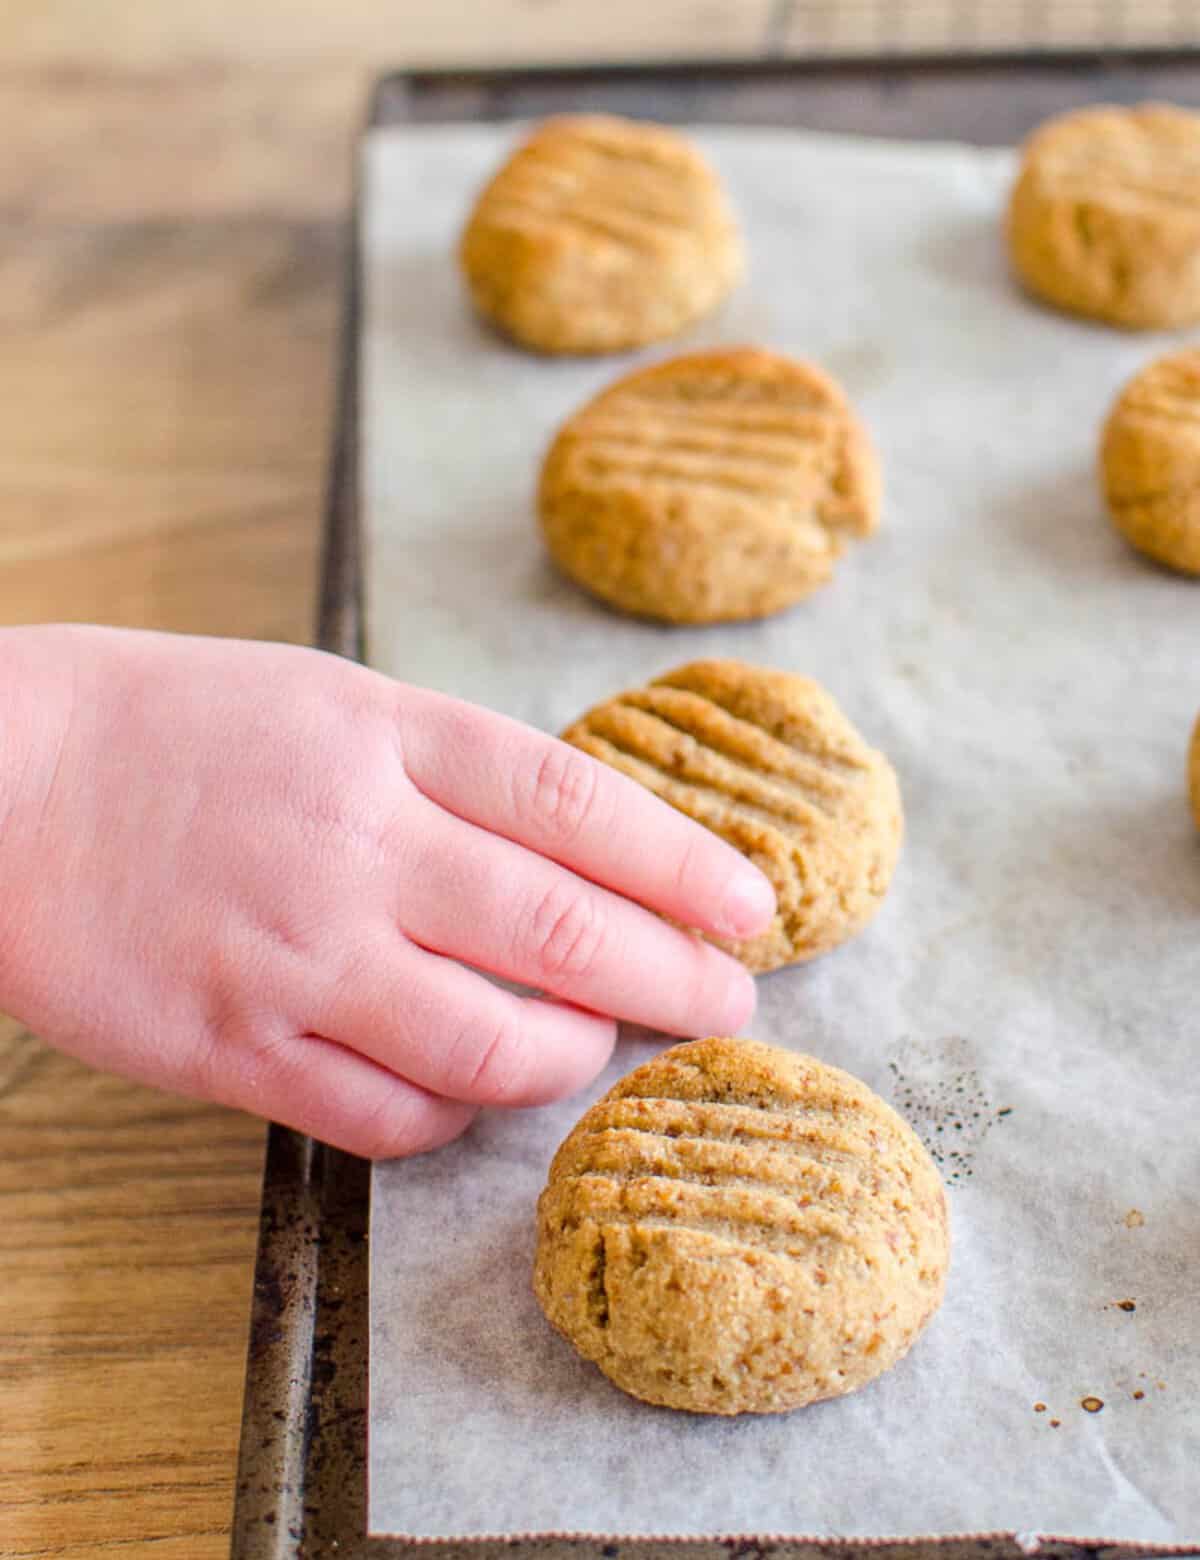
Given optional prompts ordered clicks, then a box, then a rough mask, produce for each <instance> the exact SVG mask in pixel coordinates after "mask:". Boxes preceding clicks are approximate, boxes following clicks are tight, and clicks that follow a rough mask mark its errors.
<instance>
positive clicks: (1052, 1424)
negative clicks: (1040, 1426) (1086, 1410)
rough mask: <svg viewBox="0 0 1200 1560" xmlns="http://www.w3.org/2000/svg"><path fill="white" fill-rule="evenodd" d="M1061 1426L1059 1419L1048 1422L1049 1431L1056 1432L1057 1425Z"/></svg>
mask: <svg viewBox="0 0 1200 1560" xmlns="http://www.w3.org/2000/svg"><path fill="white" fill-rule="evenodd" d="M1061 1424H1062V1420H1061V1419H1052V1420H1051V1421H1050V1428H1051V1430H1057V1429H1058V1427H1059V1425H1061Z"/></svg>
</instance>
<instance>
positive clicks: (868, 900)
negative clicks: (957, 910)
mask: <svg viewBox="0 0 1200 1560" xmlns="http://www.w3.org/2000/svg"><path fill="white" fill-rule="evenodd" d="M563 739H564V741H567V742H570V743H571V744H572V745H573V746H574V747H577V748H582V749H583V751H584V752H585V753H590V754H591V755H592V757H593V758H598V759H601V760H602V761H603V762H604V763H606V764H611V765H612V767H613V768H614V769H619V770H620V771H621V773H622V774H625V775H629V776H630V778H631V779H634V780H637V781H639V782H640V784H642V785H644V786H645V787H646V788H647V789H648V790H650V791H653V792H654V793H655V795H657V796H661V797H662V798H663V800H664V801H667V802H670V804H671V806H672V807H677V808H678V809H679V811H680V812H683V813H686V814H687V815H688V817H689V818H694V819H695V820H696V821H697V822H698V823H702V824H704V825H705V826H706V827H707V828H709V829H711V830H712V831H713V833H714V834H719V835H720V836H721V837H722V838H723V839H725V840H728V841H729V843H730V844H731V845H733V846H734V847H735V848H736V849H738V850H740V851H741V852H742V854H743V855H744V856H748V857H749V859H750V860H751V861H753V862H754V864H755V865H756V866H757V867H759V868H761V869H762V871H763V872H765V873H766V875H767V877H769V878H770V880H771V882H772V884H773V885H774V887H775V893H776V897H777V907H776V912H775V919H774V921H773V922H772V924H771V925H770V927H769V928H768V929H767V930H766V931H765V932H763V933H761V934H760V935H759V936H758V937H754V938H751V939H750V940H748V941H745V942H723V941H720V940H719V939H716V938H714V939H713V941H714V942H717V944H718V946H719V947H722V948H725V949H726V951H727V952H729V953H732V954H733V955H734V957H735V958H738V959H740V960H741V961H742V963H743V964H745V966H746V967H747V969H749V970H751V971H753V972H754V973H755V974H759V973H762V972H763V971H766V970H774V969H778V968H780V966H782V965H785V964H796V963H800V962H801V961H803V960H806V959H811V958H814V957H815V956H816V955H817V954H820V953H825V952H827V951H828V950H829V949H830V948H836V947H837V946H838V944H839V943H843V942H845V941H846V940H847V939H848V938H850V937H853V936H854V935H855V933H856V932H859V931H861V930H862V928H863V927H864V926H865V925H866V924H867V922H868V921H869V920H870V919H871V917H872V916H873V915H874V914H875V912H876V911H877V910H878V908H879V906H880V904H881V902H882V900H883V896H884V895H885V894H886V892H887V889H888V884H889V883H890V882H891V877H892V871H893V869H894V867H895V864H896V857H897V855H898V854H899V850H900V838H901V834H902V831H903V815H902V812H901V807H900V790H899V787H898V785H897V783H896V776H895V773H894V772H893V770H892V766H891V765H890V764H889V763H888V761H887V759H886V758H884V756H883V755H882V753H877V752H875V751H874V750H873V749H872V748H869V747H868V746H867V745H866V743H865V742H864V741H863V740H862V738H861V737H860V736H859V734H858V732H857V731H855V729H854V727H853V726H852V725H851V724H850V722H849V721H848V720H847V719H846V717H845V716H844V715H843V714H842V712H841V710H839V709H838V707H837V705H836V704H835V703H834V701H833V699H832V698H831V697H830V696H829V694H827V693H826V692H825V690H824V689H823V688H822V687H820V685H819V684H817V683H815V682H813V681H811V680H810V679H809V678H807V677H797V676H794V675H793V674H791V673H788V672H777V671H770V670H768V669H766V668H764V667H759V666H748V665H746V663H745V662H742V661H694V662H692V663H691V664H690V665H688V666H681V667H679V668H678V669H677V670H676V671H673V672H668V673H667V674H666V675H665V676H664V677H658V678H656V679H655V680H654V681H653V682H652V683H650V685H649V686H648V687H646V688H638V689H635V690H634V691H632V692H630V693H623V694H620V695H618V696H617V697H616V698H615V699H609V700H607V701H606V702H605V703H604V704H600V705H597V707H596V708H595V709H593V710H591V711H590V712H589V713H588V714H586V715H585V716H584V717H583V718H582V720H579V721H576V723H575V724H574V725H572V726H569V727H568V728H567V730H566V731H564V732H563Z"/></svg>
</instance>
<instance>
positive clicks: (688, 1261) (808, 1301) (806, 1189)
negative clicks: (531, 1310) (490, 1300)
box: [534, 1039, 950, 1414]
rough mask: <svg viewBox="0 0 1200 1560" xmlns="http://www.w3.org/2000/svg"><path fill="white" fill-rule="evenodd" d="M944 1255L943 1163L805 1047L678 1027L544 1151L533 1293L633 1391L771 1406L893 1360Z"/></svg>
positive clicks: (933, 1292) (732, 1407)
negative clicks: (707, 1035) (554, 1149)
mask: <svg viewBox="0 0 1200 1560" xmlns="http://www.w3.org/2000/svg"><path fill="white" fill-rule="evenodd" d="M949 1260H950V1235H949V1224H948V1218H947V1212H946V1199H945V1193H944V1191H943V1188H942V1183H941V1179H940V1178H939V1176H938V1173H937V1170H936V1169H935V1168H934V1165H933V1163H932V1161H931V1160H930V1157H929V1155H928V1153H927V1152H926V1150H925V1149H924V1147H923V1146H922V1144H921V1143H920V1141H919V1140H918V1138H917V1136H916V1134H915V1133H914V1132H913V1131H912V1129H911V1128H910V1127H909V1126H907V1125H906V1123H905V1122H903V1121H902V1120H901V1119H900V1117H899V1116H897V1115H896V1113H895V1111H893V1110H892V1109H891V1107H890V1106H888V1105H885V1104H884V1102H883V1101H882V1100H881V1099H880V1098H879V1097H878V1096H877V1095H875V1094H873V1093H872V1092H871V1091H870V1089H868V1088H867V1087H866V1086H865V1085H864V1084H862V1083H859V1082H858V1081H857V1080H856V1079H854V1078H852V1077H850V1075H849V1074H848V1073H844V1072H841V1071H839V1070H838V1068H836V1067H827V1066H825V1065H824V1064H823V1063H821V1062H818V1061H815V1060H814V1059H813V1058H812V1057H811V1056H800V1055H797V1054H796V1053H794V1052H791V1051H784V1050H780V1049H778V1048H777V1047H775V1046H769V1045H761V1044H758V1043H756V1042H754V1041H750V1040H723V1039H711V1040H696V1041H692V1042H690V1043H688V1044H686V1045H677V1046H673V1047H672V1048H671V1049H670V1050H669V1051H665V1052H663V1054H662V1055H661V1056H659V1057H657V1058H656V1059H655V1060H654V1061H651V1062H647V1063H646V1065H645V1066H644V1067H639V1068H637V1069H636V1071H634V1072H632V1073H630V1074H629V1076H628V1077H627V1078H625V1079H623V1080H622V1081H621V1082H620V1083H619V1084H617V1086H616V1087H615V1088H614V1089H611V1090H610V1091H609V1092H608V1093H607V1094H606V1095H605V1096H604V1098H603V1099H602V1100H600V1101H599V1102H598V1103H597V1104H595V1105H593V1106H592V1108H591V1110H589V1111H588V1112H587V1113H586V1115H585V1116H584V1117H583V1118H582V1120H581V1121H580V1122H579V1124H578V1125H577V1126H576V1127H575V1130H574V1131H573V1132H572V1133H571V1134H570V1136H569V1137H568V1138H567V1139H566V1141H565V1142H564V1143H563V1145H562V1147H561V1148H560V1149H559V1150H558V1153H557V1154H556V1155H555V1156H554V1161H553V1163H552V1164H551V1166H550V1174H549V1178H548V1181H547V1185H546V1189H545V1191H544V1192H543V1193H542V1195H541V1197H540V1199H539V1201H538V1243H537V1256H536V1259H535V1265H534V1292H535V1293H536V1295H537V1298H538V1301H539V1302H540V1304H541V1307H542V1310H543V1311H544V1312H545V1313H546V1316H547V1317H548V1319H549V1320H550V1322H551V1323H553V1325H554V1326H555V1327H556V1328H557V1329H558V1331H559V1332H561V1333H562V1334H563V1335H564V1336H565V1337H567V1338H568V1339H569V1340H570V1341H571V1342H572V1343H573V1344H574V1345H575V1347H576V1348H577V1349H578V1350H579V1352H580V1353H581V1354H582V1355H584V1357H585V1358H587V1359H589V1360H593V1361H594V1362H595V1363H596V1364H597V1365H598V1366H599V1367H600V1369H601V1370H602V1371H603V1372H604V1374H605V1375H606V1376H608V1377H609V1378H610V1379H611V1380H612V1381H614V1382H615V1383H616V1384H617V1386H619V1387H621V1388H623V1389H624V1390H625V1391H626V1392H629V1393H631V1394H632V1395H633V1396H634V1397H638V1398H643V1399H644V1400H645V1401H646V1402H648V1403H659V1404H662V1405H663V1406H665V1407H667V1408H683V1409H690V1410H692V1411H693V1412H694V1413H702V1414H747V1413H750V1414H770V1413H779V1412H782V1411H784V1410H786V1409H791V1408H799V1407H800V1406H801V1405H802V1404H804V1403H812V1402H815V1401H816V1400H817V1399H819V1398H827V1397H837V1396H839V1395H840V1394H841V1393H844V1392H851V1391H853V1390H854V1389H855V1388H856V1387H861V1386H863V1385H865V1383H867V1382H868V1381H870V1380H872V1379H873V1378H874V1377H875V1376H878V1375H880V1374H881V1373H882V1372H883V1371H885V1370H887V1369H889V1368H890V1367H891V1366H892V1365H894V1364H895V1363H896V1361H897V1360H899V1359H900V1358H901V1357H902V1356H903V1355H904V1354H905V1353H907V1351H908V1349H909V1347H910V1346H911V1344H912V1343H913V1341H914V1339H915V1338H916V1337H917V1335H918V1334H919V1333H920V1331H921V1330H922V1328H923V1327H924V1326H925V1324H926V1323H927V1322H928V1321H929V1319H930V1317H931V1316H932V1315H933V1314H934V1312H935V1311H936V1310H937V1308H938V1306H939V1305H940V1304H941V1301H942V1295H943V1292H944V1289H945V1282H946V1270H947V1267H948V1266H949Z"/></svg>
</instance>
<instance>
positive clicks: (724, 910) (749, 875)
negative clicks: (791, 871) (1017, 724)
mask: <svg viewBox="0 0 1200 1560" xmlns="http://www.w3.org/2000/svg"><path fill="white" fill-rule="evenodd" d="M774 914H775V890H774V889H773V888H772V887H771V885H770V883H768V882H767V880H766V878H765V877H763V875H762V873H761V872H755V871H749V872H743V873H739V874H738V876H737V877H735V878H734V880H733V882H732V883H731V884H730V885H729V887H728V888H727V889H726V891H725V902H724V904H723V905H722V906H721V930H722V931H723V932H724V933H725V934H726V935H727V936H729V937H746V936H748V935H749V934H750V933H751V932H758V931H761V930H762V929H763V927H765V926H766V924H767V922H768V921H769V920H770V919H771V917H772V916H773V915H774Z"/></svg>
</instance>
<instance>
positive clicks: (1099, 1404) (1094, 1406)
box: [1079, 1397, 1104, 1414]
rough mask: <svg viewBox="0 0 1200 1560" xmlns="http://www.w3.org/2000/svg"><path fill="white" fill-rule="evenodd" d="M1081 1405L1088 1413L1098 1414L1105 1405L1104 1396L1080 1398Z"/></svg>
mask: <svg viewBox="0 0 1200 1560" xmlns="http://www.w3.org/2000/svg"><path fill="white" fill-rule="evenodd" d="M1079 1406H1080V1408H1082V1409H1083V1410H1084V1411H1085V1412H1086V1413H1089V1414H1098V1413H1099V1412H1100V1410H1101V1409H1102V1408H1103V1407H1104V1399H1103V1398H1098V1397H1085V1398H1080V1400H1079Z"/></svg>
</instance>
